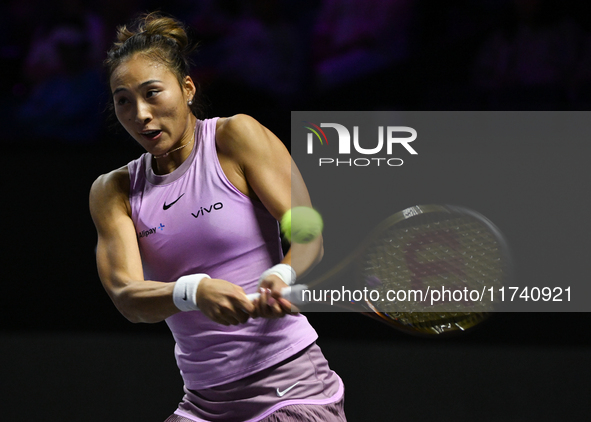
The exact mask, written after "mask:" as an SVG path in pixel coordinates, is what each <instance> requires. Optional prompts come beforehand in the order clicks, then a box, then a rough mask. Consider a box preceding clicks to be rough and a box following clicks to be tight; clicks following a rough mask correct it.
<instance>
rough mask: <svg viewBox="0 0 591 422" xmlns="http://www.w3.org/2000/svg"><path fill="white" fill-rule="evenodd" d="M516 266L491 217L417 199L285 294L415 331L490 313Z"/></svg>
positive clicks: (443, 329)
mask: <svg viewBox="0 0 591 422" xmlns="http://www.w3.org/2000/svg"><path fill="white" fill-rule="evenodd" d="M510 273H511V263H510V255H509V251H508V247H507V243H506V241H505V239H504V237H503V235H502V234H501V232H500V231H499V229H498V228H497V227H496V226H495V225H494V224H493V223H492V222H491V221H489V220H488V219H487V218H486V217H484V216H483V215H481V214H479V213H477V212H475V211H472V210H469V209H467V208H462V207H458V206H451V205H418V206H414V207H410V208H407V209H405V210H403V211H400V212H397V213H396V214H393V215H392V216H390V217H389V218H387V219H386V220H384V221H382V222H381V223H380V224H379V225H378V226H376V227H375V228H374V229H373V230H372V231H371V233H369V234H368V235H367V237H366V238H365V240H364V241H363V242H362V243H361V244H360V245H359V246H358V248H357V249H356V250H355V251H354V252H352V253H351V254H350V255H349V256H348V257H346V258H345V259H344V260H343V261H341V262H340V263H339V264H338V265H336V266H335V267H334V268H333V269H332V270H330V271H328V272H327V273H325V274H324V275H322V276H321V277H318V278H317V279H315V280H313V281H311V282H309V283H306V284H297V285H294V286H289V287H286V288H285V289H283V291H282V296H284V297H285V298H287V299H288V300H289V301H291V302H292V303H293V304H295V305H298V307H303V311H308V310H311V309H313V307H314V306H318V304H323V305H324V306H326V304H327V303H328V304H329V306H337V307H340V308H344V309H347V310H354V311H358V312H361V313H363V314H364V315H367V316H370V317H372V318H374V319H377V320H379V321H381V322H384V323H386V324H388V325H390V326H392V327H395V328H398V329H401V330H403V331H406V332H409V333H411V334H419V335H421V334H422V335H442V334H443V335H445V334H451V333H454V332H463V331H466V330H469V329H472V328H473V327H475V326H476V325H478V324H479V323H480V322H482V321H484V320H485V319H487V318H488V316H489V315H490V313H491V312H492V311H493V305H494V303H492V300H491V294H490V292H491V291H494V290H496V289H498V288H499V287H502V286H503V285H504V284H506V282H507V280H508V278H509V276H510ZM335 283H336V284H335ZM329 287H330V288H329ZM491 289H492V290H491ZM348 292H349V294H347V293H348ZM337 293H338V294H337ZM327 295H330V296H327ZM248 296H249V298H250V299H251V300H254V298H256V297H258V296H259V294H258V293H253V294H250V295H248ZM335 296H339V297H338V299H339V300H336V301H335V300H334V299H335Z"/></svg>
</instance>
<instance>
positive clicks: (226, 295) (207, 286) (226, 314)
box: [196, 278, 256, 325]
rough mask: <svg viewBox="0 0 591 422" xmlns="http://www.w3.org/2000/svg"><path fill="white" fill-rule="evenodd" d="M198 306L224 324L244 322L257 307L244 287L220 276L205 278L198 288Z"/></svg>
mask: <svg viewBox="0 0 591 422" xmlns="http://www.w3.org/2000/svg"><path fill="white" fill-rule="evenodd" d="M196 299H197V306H199V309H200V310H201V312H203V314H205V316H207V317H208V318H209V319H211V320H212V321H215V322H217V323H220V324H222V325H238V324H244V323H245V322H246V321H248V318H250V317H251V316H256V309H255V306H254V304H253V302H251V301H250V300H249V299H248V297H246V294H245V293H244V290H242V287H240V286H237V285H235V284H233V283H230V282H229V281H226V280H221V279H219V278H204V279H203V280H201V282H200V283H199V288H198V289H197V298H196Z"/></svg>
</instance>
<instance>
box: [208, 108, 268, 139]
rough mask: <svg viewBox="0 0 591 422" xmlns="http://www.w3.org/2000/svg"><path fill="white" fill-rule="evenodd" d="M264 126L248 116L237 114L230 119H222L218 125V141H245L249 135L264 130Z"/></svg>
mask: <svg viewBox="0 0 591 422" xmlns="http://www.w3.org/2000/svg"><path fill="white" fill-rule="evenodd" d="M262 129H263V126H262V125H261V124H260V123H259V122H258V121H257V120H256V119H255V118H254V117H252V116H249V115H248V114H236V115H234V116H230V117H220V118H219V119H218V121H217V125H216V140H220V141H222V142H223V141H227V142H231V141H244V140H247V139H248V136H247V135H248V134H249V133H252V132H253V131H257V130H262Z"/></svg>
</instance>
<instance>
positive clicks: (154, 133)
mask: <svg viewBox="0 0 591 422" xmlns="http://www.w3.org/2000/svg"><path fill="white" fill-rule="evenodd" d="M140 135H141V136H142V137H143V138H145V139H147V140H148V141H155V140H157V139H159V138H160V136H162V131H161V130H144V131H143V132H140Z"/></svg>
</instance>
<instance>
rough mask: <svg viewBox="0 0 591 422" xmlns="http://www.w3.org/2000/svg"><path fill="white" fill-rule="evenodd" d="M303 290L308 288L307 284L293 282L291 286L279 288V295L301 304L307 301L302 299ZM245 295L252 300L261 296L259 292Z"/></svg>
mask: <svg viewBox="0 0 591 422" xmlns="http://www.w3.org/2000/svg"><path fill="white" fill-rule="evenodd" d="M304 290H308V286H307V285H305V284H295V285H293V286H287V287H284V288H283V289H281V296H282V297H284V298H285V299H287V300H289V301H290V302H291V303H293V304H295V305H302V304H304V303H306V302H307V301H306V300H303V299H304V298H303V293H302V291H304ZM246 297H247V298H249V299H250V300H251V301H253V300H255V299H258V298H259V297H261V294H260V293H250V294H247V295H246Z"/></svg>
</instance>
